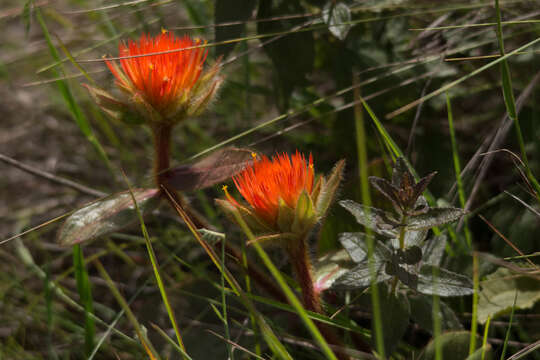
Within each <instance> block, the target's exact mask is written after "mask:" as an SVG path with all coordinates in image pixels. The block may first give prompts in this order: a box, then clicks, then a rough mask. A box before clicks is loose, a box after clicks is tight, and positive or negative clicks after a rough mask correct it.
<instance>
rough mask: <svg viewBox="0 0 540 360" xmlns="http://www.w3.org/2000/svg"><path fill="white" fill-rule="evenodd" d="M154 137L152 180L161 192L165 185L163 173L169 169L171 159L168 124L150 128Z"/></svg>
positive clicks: (170, 130)
mask: <svg viewBox="0 0 540 360" xmlns="http://www.w3.org/2000/svg"><path fill="white" fill-rule="evenodd" d="M152 133H153V135H154V148H155V151H154V180H155V182H156V185H157V186H158V188H159V189H160V190H161V191H163V190H162V185H166V175H165V171H166V170H167V169H168V168H169V164H170V162H169V161H170V157H171V134H172V126H171V125H169V124H158V125H155V126H153V127H152Z"/></svg>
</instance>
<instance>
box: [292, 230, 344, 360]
mask: <svg viewBox="0 0 540 360" xmlns="http://www.w3.org/2000/svg"><path fill="white" fill-rule="evenodd" d="M289 257H290V258H291V264H292V265H293V267H294V271H295V273H296V277H297V278H298V283H299V284H300V287H301V288H302V300H303V303H304V308H306V309H307V310H310V311H313V312H316V313H319V314H323V315H324V312H323V309H322V306H321V297H320V294H319V292H317V291H316V290H315V286H314V281H313V270H312V266H311V260H310V257H309V253H308V247H307V242H306V239H305V238H300V239H298V240H296V241H292V242H291V243H290V244H289ZM315 325H317V328H318V329H319V331H320V332H321V334H322V336H323V337H324V338H325V339H326V341H328V342H329V343H330V344H333V345H337V346H340V347H343V342H342V341H341V340H340V339H339V338H338V337H337V335H336V333H335V332H334V330H333V329H332V328H331V327H330V326H328V325H326V324H322V323H319V322H315ZM336 356H337V357H338V359H339V360H349V359H350V357H349V355H348V354H347V353H346V352H345V351H341V350H338V351H336Z"/></svg>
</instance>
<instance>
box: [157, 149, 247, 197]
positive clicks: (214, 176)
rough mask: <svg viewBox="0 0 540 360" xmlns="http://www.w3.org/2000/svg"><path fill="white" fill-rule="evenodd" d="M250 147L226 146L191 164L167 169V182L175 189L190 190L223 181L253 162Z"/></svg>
mask: <svg viewBox="0 0 540 360" xmlns="http://www.w3.org/2000/svg"><path fill="white" fill-rule="evenodd" d="M253 154H254V152H253V151H251V150H250V149H242V148H234V147H228V148H224V149H221V150H217V151H215V152H213V153H212V154H210V155H208V156H207V157H205V158H203V159H202V160H199V161H197V162H195V163H193V164H189V165H182V166H179V167H176V168H174V169H171V170H169V171H167V179H168V182H169V184H170V185H171V186H172V187H174V188H175V189H176V190H180V191H192V190H199V189H204V188H207V187H210V186H212V185H215V184H217V183H220V182H223V181H226V180H228V179H229V178H231V177H232V176H234V175H236V174H237V173H239V172H240V171H242V170H244V169H245V168H246V167H247V166H249V165H251V164H252V163H253V157H254V155H253Z"/></svg>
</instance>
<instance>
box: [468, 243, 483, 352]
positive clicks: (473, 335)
mask: <svg viewBox="0 0 540 360" xmlns="http://www.w3.org/2000/svg"><path fill="white" fill-rule="evenodd" d="M478 276H479V275H478V255H477V254H476V252H475V253H473V288H474V293H473V298H472V301H473V303H472V317H471V339H470V342H469V356H470V355H471V354H472V353H473V352H474V351H475V350H476V329H477V326H478V290H479V288H480V282H479V279H478Z"/></svg>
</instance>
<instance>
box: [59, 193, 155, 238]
mask: <svg viewBox="0 0 540 360" xmlns="http://www.w3.org/2000/svg"><path fill="white" fill-rule="evenodd" d="M133 194H134V195H135V199H136V200H137V204H138V205H139V208H140V210H141V211H142V212H149V211H151V210H153V209H155V208H156V207H157V205H158V204H159V200H160V198H159V191H158V190H157V189H134V190H133ZM137 221H138V220H137V212H136V211H135V206H134V205H133V201H132V198H131V195H130V194H129V192H126V191H125V192H121V193H117V194H113V195H111V196H108V197H105V198H102V199H99V200H97V201H94V202H93V203H91V204H89V205H86V206H85V207H83V208H81V209H79V210H77V211H75V212H74V213H73V214H71V215H70V216H69V217H68V218H67V219H66V221H65V222H64V224H63V225H62V227H61V228H60V230H59V232H58V235H57V241H58V242H59V243H60V245H63V246H71V245H74V244H79V243H82V242H84V241H87V240H92V239H95V238H97V237H99V236H102V235H105V234H108V233H110V232H113V231H118V230H120V229H122V228H124V227H127V226H129V225H131V224H134V223H137Z"/></svg>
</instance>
